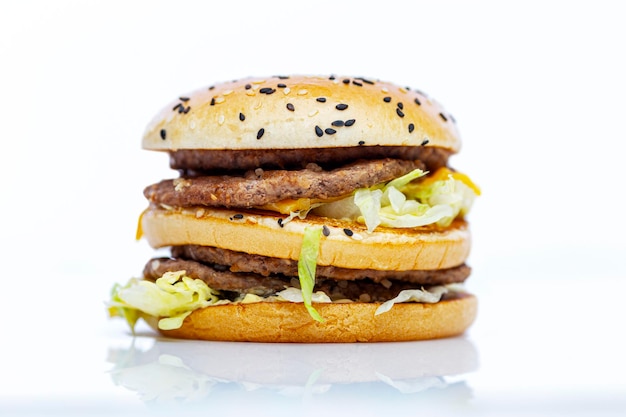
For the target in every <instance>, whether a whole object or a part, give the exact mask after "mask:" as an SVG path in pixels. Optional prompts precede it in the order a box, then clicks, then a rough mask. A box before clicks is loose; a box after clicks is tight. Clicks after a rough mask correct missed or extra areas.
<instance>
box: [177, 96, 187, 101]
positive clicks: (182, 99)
mask: <svg viewBox="0 0 626 417" xmlns="http://www.w3.org/2000/svg"><path fill="white" fill-rule="evenodd" d="M178 99H179V100H180V101H184V102H187V101H189V97H178Z"/></svg>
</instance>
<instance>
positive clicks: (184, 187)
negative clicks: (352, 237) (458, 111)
mask: <svg viewBox="0 0 626 417" xmlns="http://www.w3.org/2000/svg"><path fill="white" fill-rule="evenodd" d="M416 168H420V169H425V166H424V164H423V163H422V162H421V161H419V160H401V159H380V160H369V161H358V162H354V163H351V164H349V165H345V166H342V167H339V168H335V169H333V170H330V171H325V170H323V169H322V168H320V167H319V166H318V165H316V164H309V165H307V167H306V168H305V169H301V170H295V171H290V170H263V169H260V168H259V169H256V170H254V171H248V172H247V173H246V174H245V175H244V176H230V175H213V176H203V177H194V178H178V179H174V180H164V181H161V182H159V183H157V184H153V185H150V186H148V187H147V188H146V189H145V190H144V195H145V197H146V198H147V199H148V200H149V201H150V202H152V203H160V204H166V205H169V206H176V207H189V206H208V207H228V208H235V207H238V208H250V207H258V206H262V205H265V204H270V203H275V202H278V201H282V200H285V199H299V198H310V199H329V198H333V197H342V196H345V195H348V194H350V193H351V192H353V191H354V190H355V189H357V188H364V187H371V186H372V185H375V184H379V183H381V182H385V181H390V180H392V179H394V178H397V177H400V176H402V175H404V174H408V173H409V172H411V171H412V170H414V169H416Z"/></svg>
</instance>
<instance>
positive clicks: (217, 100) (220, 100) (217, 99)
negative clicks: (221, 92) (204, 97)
mask: <svg viewBox="0 0 626 417" xmlns="http://www.w3.org/2000/svg"><path fill="white" fill-rule="evenodd" d="M215 102H216V103H218V104H219V103H223V102H224V97H222V96H219V97H216V98H215Z"/></svg>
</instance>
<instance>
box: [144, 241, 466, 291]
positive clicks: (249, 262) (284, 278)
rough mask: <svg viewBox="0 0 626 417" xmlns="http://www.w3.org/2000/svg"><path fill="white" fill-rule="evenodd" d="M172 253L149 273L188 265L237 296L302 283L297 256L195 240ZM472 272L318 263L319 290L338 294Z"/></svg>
mask: <svg viewBox="0 0 626 417" xmlns="http://www.w3.org/2000/svg"><path fill="white" fill-rule="evenodd" d="M172 255H173V256H175V257H174V258H156V259H152V260H151V261H149V262H148V263H147V264H146V266H145V268H144V278H145V279H150V280H156V279H157V278H159V277H161V276H162V275H163V274H164V273H165V272H168V271H180V270H184V271H186V274H187V275H188V276H190V277H191V278H196V279H201V280H202V281H204V282H205V283H206V284H207V285H208V286H209V287H211V288H212V289H214V290H218V291H221V292H227V293H233V295H232V297H231V298H234V297H236V296H237V295H239V294H248V293H249V294H255V295H259V296H268V295H272V294H275V293H276V292H278V291H281V290H283V289H285V288H287V287H290V286H291V287H298V286H299V281H298V278H297V276H298V271H297V261H292V260H286V259H276V258H267V257H263V256H259V255H249V254H245V253H240V252H233V251H229V250H226V249H217V248H209V247H201V246H191V245H190V246H181V247H173V248H172ZM187 257H189V258H192V259H189V258H187ZM274 268H275V269H274ZM469 274H470V268H469V267H468V266H466V265H460V266H457V267H454V268H449V269H445V270H435V271H417V270H416V271H399V272H398V271H374V270H352V269H345V268H337V267H332V266H318V267H317V277H316V283H315V291H323V292H324V293H326V294H327V295H328V296H330V297H331V299H333V300H338V299H350V300H355V301H359V300H360V301H386V300H389V299H391V298H394V297H395V296H396V295H398V293H399V292H400V291H402V290H405V289H415V288H421V287H428V286H432V285H440V284H449V283H455V282H463V281H465V279H466V278H467V277H468V276H469Z"/></svg>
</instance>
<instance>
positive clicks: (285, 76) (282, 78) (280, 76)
mask: <svg viewBox="0 0 626 417" xmlns="http://www.w3.org/2000/svg"><path fill="white" fill-rule="evenodd" d="M278 79H279V80H288V79H289V76H288V75H279V76H278Z"/></svg>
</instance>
